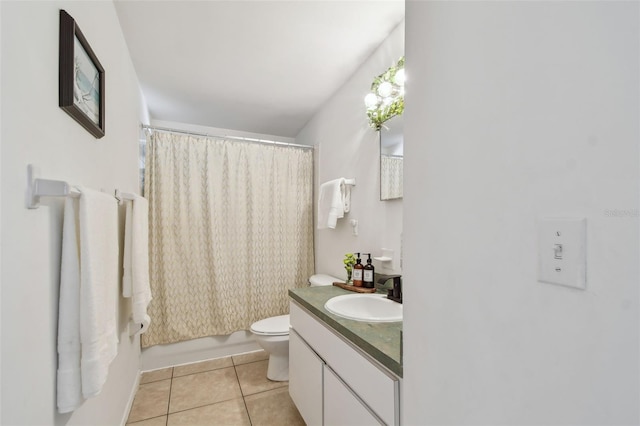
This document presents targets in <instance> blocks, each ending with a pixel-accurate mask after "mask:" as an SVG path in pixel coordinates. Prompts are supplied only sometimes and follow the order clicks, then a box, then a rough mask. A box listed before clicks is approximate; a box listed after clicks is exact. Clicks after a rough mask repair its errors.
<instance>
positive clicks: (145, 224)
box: [122, 195, 151, 326]
mask: <svg viewBox="0 0 640 426" xmlns="http://www.w3.org/2000/svg"><path fill="white" fill-rule="evenodd" d="M124 239H125V244H124V260H123V269H124V275H123V277H122V284H123V290H122V295H123V296H124V297H131V298H132V299H131V305H132V311H133V315H132V317H133V321H134V322H135V323H145V322H146V323H147V326H148V321H149V320H148V318H149V317H148V316H147V306H149V302H150V301H151V287H150V285H149V203H148V202H147V200H146V199H145V198H143V197H140V196H138V195H135V196H134V199H133V200H132V201H130V202H127V213H126V222H125V231H124Z"/></svg>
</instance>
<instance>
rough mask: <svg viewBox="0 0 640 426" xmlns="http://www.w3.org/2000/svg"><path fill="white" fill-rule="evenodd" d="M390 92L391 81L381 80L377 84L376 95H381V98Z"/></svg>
mask: <svg viewBox="0 0 640 426" xmlns="http://www.w3.org/2000/svg"><path fill="white" fill-rule="evenodd" d="M392 92H393V86H391V83H389V82H388V81H385V82H382V83H381V84H380V86H378V95H380V96H382V97H383V98H386V97H389V96H391V93H392Z"/></svg>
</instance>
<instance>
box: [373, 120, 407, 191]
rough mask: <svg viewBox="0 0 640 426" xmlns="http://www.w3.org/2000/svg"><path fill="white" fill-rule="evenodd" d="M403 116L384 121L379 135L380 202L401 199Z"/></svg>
mask: <svg viewBox="0 0 640 426" xmlns="http://www.w3.org/2000/svg"><path fill="white" fill-rule="evenodd" d="M403 121H404V119H403V116H402V115H396V116H395V117H392V118H390V119H389V120H387V121H385V122H384V124H383V125H382V127H381V128H380V131H379V132H378V134H379V135H380V200H381V201H385V200H395V199H398V198H402V173H403V164H402V163H403V152H404V124H403Z"/></svg>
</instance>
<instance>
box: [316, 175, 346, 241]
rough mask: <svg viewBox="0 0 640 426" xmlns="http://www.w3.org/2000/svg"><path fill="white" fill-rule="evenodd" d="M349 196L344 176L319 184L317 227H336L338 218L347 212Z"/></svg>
mask: <svg viewBox="0 0 640 426" xmlns="http://www.w3.org/2000/svg"><path fill="white" fill-rule="evenodd" d="M349 197H350V194H349V193H348V190H347V188H346V185H345V179H344V178H339V179H334V180H330V181H329V182H325V183H323V184H322V185H320V195H319V196H318V229H325V228H331V229H334V228H335V227H336V224H337V222H338V219H340V218H343V217H344V214H345V213H348V212H349V204H350V203H349Z"/></svg>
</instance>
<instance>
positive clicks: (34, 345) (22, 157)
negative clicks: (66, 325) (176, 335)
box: [1, 1, 144, 425]
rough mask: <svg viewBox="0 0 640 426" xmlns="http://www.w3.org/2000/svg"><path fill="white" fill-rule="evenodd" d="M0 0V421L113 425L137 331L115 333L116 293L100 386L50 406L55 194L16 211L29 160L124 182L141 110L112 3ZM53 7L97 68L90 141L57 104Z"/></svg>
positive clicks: (130, 382)
mask: <svg viewBox="0 0 640 426" xmlns="http://www.w3.org/2000/svg"><path fill="white" fill-rule="evenodd" d="M1 8H2V9H1V10H2V12H1V15H2V73H1V77H2V84H1V90H2V129H1V130H2V133H1V137H2V144H1V160H2V162H1V172H2V181H1V185H2V209H1V213H2V220H1V225H2V262H1V265H2V269H1V273H2V286H1V288H2V298H1V300H2V313H1V315H2V317H1V318H2V333H1V334H2V365H1V367H2V371H1V373H2V401H1V405H2V418H1V423H2V424H12V425H16V424H30V425H36V424H38V425H44V424H49V425H51V424H56V425H62V424H67V425H74V424H92V425H96V424H110V425H113V424H119V423H121V422H122V421H123V418H124V416H125V415H126V411H127V408H128V404H129V400H130V397H131V394H132V392H133V391H135V385H136V381H137V377H138V371H139V353H140V350H139V339H138V338H135V339H130V338H129V336H128V333H127V317H128V315H129V312H128V310H129V308H130V306H129V304H128V302H126V303H125V302H124V301H123V300H120V318H119V327H120V345H119V348H118V356H117V358H116V359H115V361H114V362H113V363H112V365H111V367H110V370H109V378H108V381H107V383H106V385H105V387H104V388H103V390H102V393H101V394H100V395H99V396H97V397H96V398H93V399H90V400H87V401H86V402H85V403H84V404H83V405H82V406H81V407H80V408H79V409H77V410H76V411H75V412H74V413H72V414H65V415H60V414H57V411H56V367H57V354H56V336H57V318H58V287H59V273H60V266H59V265H60V245H61V225H62V213H63V209H62V207H63V200H62V199H47V200H45V201H43V203H42V206H41V207H40V208H39V209H37V210H28V209H27V208H26V207H25V192H26V182H27V180H26V167H27V164H28V163H33V164H35V165H36V166H38V168H39V169H40V171H41V177H44V178H50V179H61V180H66V181H68V182H70V183H72V184H80V185H85V186H87V187H91V188H95V189H103V190H105V191H113V190H114V189H115V188H118V189H120V190H122V191H127V192H136V191H137V188H138V169H137V151H138V135H139V123H140V120H141V119H142V117H143V116H144V103H143V102H142V99H141V97H140V90H139V85H138V81H137V77H136V75H135V72H134V70H133V65H132V63H131V60H130V58H129V53H128V50H127V48H126V45H125V42H124V39H123V37H122V33H121V31H120V26H119V23H118V18H117V16H116V13H115V10H114V7H113V3H112V2H110V1H108V2H107V1H98V2H94V1H92V2H75V1H69V2H60V1H43V2H11V1H3V2H2V3H1ZM61 8H63V9H65V10H67V12H69V13H70V14H71V16H73V17H74V18H75V20H76V22H77V23H78V25H79V26H80V28H81V29H82V31H83V33H84V35H85V36H86V38H87V39H88V41H89V43H90V44H91V46H92V48H93V50H94V51H95V53H96V55H97V56H98V58H99V60H100V62H101V63H102V65H103V66H104V68H105V73H106V74H105V79H106V95H105V101H106V136H105V137H104V138H102V139H99V140H96V139H95V138H94V137H93V136H92V135H91V134H89V133H88V132H87V131H86V130H84V129H83V128H82V127H80V125H79V124H77V123H76V122H75V121H74V120H73V119H72V118H71V117H70V116H68V115H67V114H66V113H65V112H64V111H63V110H61V109H60V108H59V107H58V22H59V9H61ZM120 213H121V215H122V214H123V213H124V211H123V210H121V212H120ZM121 225H122V222H121ZM122 229H123V228H122V227H121V231H122ZM121 238H122V235H121Z"/></svg>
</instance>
